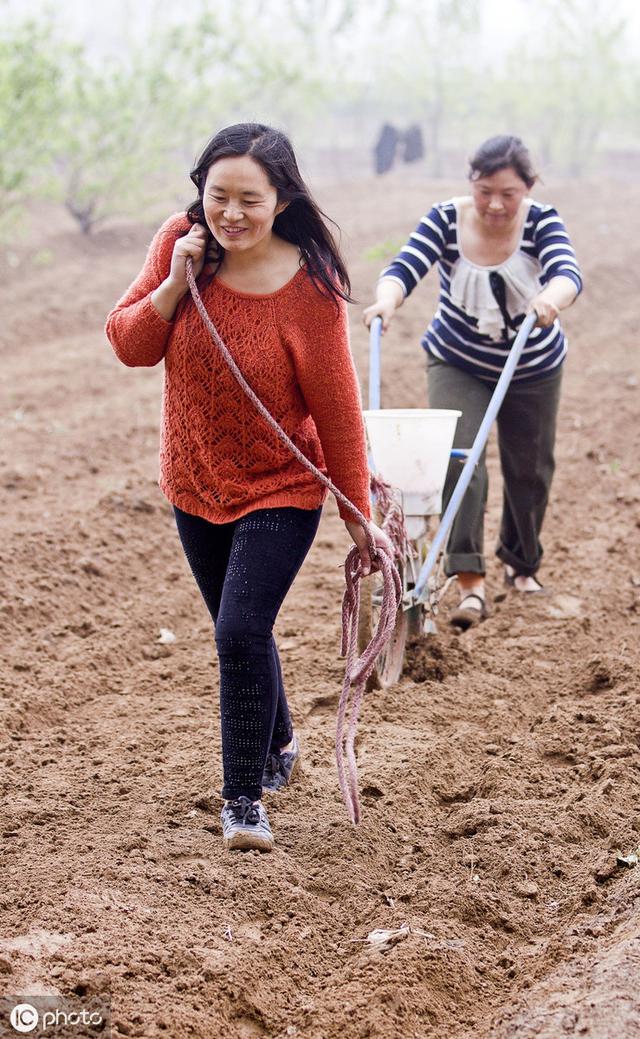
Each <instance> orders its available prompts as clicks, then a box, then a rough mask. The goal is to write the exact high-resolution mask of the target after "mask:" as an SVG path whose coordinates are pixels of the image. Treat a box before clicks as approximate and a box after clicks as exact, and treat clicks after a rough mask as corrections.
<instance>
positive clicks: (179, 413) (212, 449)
mask: <svg viewBox="0 0 640 1039" xmlns="http://www.w3.org/2000/svg"><path fill="white" fill-rule="evenodd" d="M190 226H191V225H190V224H189V221H188V220H187V219H186V217H185V216H184V214H176V215H175V216H172V217H170V218H169V220H167V221H166V222H165V223H164V224H163V226H162V227H161V228H160V230H159V231H158V233H157V234H156V236H155V238H154V239H153V241H152V243H151V246H150V248H149V252H148V254H147V259H146V261H145V264H144V267H143V268H142V270H141V272H140V274H139V275H138V277H137V278H136V280H135V281H134V282H133V284H132V285H131V287H130V288H129V289H128V291H127V292H126V293H125V294H124V296H123V297H122V299H120V300H119V301H118V303H117V304H116V306H115V307H114V309H113V311H112V312H111V313H110V314H109V317H108V319H107V327H106V331H107V336H108V337H109V340H110V341H111V343H112V345H113V348H114V350H115V352H116V354H117V356H118V357H119V358H120V360H121V361H122V362H123V363H124V364H126V365H129V366H133V367H135V366H151V365H155V364H158V362H159V361H161V360H162V359H163V358H164V364H165V375H164V394H163V407H162V428H161V441H160V487H161V489H162V491H163V493H164V494H165V495H166V497H167V498H168V499H169V501H170V502H171V503H172V504H174V505H177V506H178V508H180V509H182V510H183V511H184V512H188V513H191V514H192V515H195V516H202V517H203V518H204V519H207V520H209V521H210V522H212V523H228V522H230V521H232V520H236V519H239V518H240V516H244V515H246V513H248V512H252V511H254V510H255V509H265V508H277V507H282V506H296V507H297V508H301V509H315V508H317V507H318V506H319V505H320V504H321V503H322V502H323V501H324V499H325V497H326V491H325V489H324V488H323V487H322V486H321V485H320V484H319V483H318V481H317V480H316V479H315V477H314V476H313V475H312V474H311V473H310V472H309V471H308V470H307V469H305V468H304V467H303V466H302V464H301V463H300V462H298V461H297V460H296V459H295V458H294V457H293V455H292V454H291V453H290V452H289V451H288V449H287V448H286V447H285V445H284V444H282V443H281V441H280V440H279V439H278V438H277V436H276V435H275V433H274V432H273V431H272V430H271V429H270V428H269V426H268V425H267V424H266V422H265V421H264V419H262V418H261V416H260V415H259V414H258V413H257V412H256V410H255V408H254V406H253V405H252V404H251V402H250V401H249V400H248V399H247V397H246V396H245V394H244V393H243V392H242V390H241V389H240V387H239V386H238V384H237V383H236V381H235V379H234V378H233V376H232V375H231V373H230V372H229V370H228V368H227V367H226V365H225V363H224V360H223V359H222V357H221V356H220V355H219V353H218V350H217V348H216V346H215V344H214V343H213V341H212V339H211V337H210V335H209V332H208V331H207V330H206V328H205V327H204V325H203V323H202V319H201V318H200V315H199V314H198V312H197V310H196V308H195V306H194V304H193V301H192V299H191V296H190V294H189V293H187V295H186V296H185V297H184V298H183V299H182V300H181V302H180V303H179V305H178V308H177V310H176V314H175V316H174V319H173V321H165V320H164V318H162V317H161V316H160V314H159V313H158V311H157V310H156V309H155V307H154V306H153V303H152V302H151V294H152V293H153V292H154V290H155V289H156V288H157V287H158V285H160V283H161V282H162V281H164V279H165V278H166V277H167V275H168V273H169V268H170V264H171V256H172V253H173V246H174V243H175V241H176V239H177V238H178V237H180V236H181V235H182V234H184V233H185V232H186V231H188V230H189V228H190ZM201 295H202V299H203V301H204V304H205V306H206V308H207V311H208V313H209V314H210V316H211V319H212V320H213V323H214V325H215V326H216V328H217V329H218V331H219V333H220V335H221V336H222V339H223V340H224V342H225V343H226V344H227V346H228V347H229V349H230V351H231V353H232V354H233V356H234V358H235V360H236V363H237V364H238V366H239V368H240V370H241V371H242V373H243V374H244V376H245V378H246V379H247V382H248V383H249V385H250V386H251V387H252V388H253V390H254V391H255V393H256V394H257V395H258V397H259V398H260V400H261V401H262V402H263V403H264V404H265V406H266V407H267V408H268V409H269V411H270V412H271V414H272V415H273V417H274V418H275V419H276V421H277V422H278V423H279V424H280V425H281V426H282V428H283V429H284V430H285V432H286V433H288V435H289V436H290V437H291V439H292V440H293V441H294V443H295V444H296V445H297V446H298V447H299V448H300V450H301V451H302V452H303V453H304V454H305V455H306V456H307V458H309V459H310V460H311V461H312V462H313V463H314V464H315V465H316V466H317V467H318V468H319V469H321V470H322V471H323V472H328V474H329V475H330V477H331V479H332V480H333V482H334V483H335V484H336V486H337V487H338V488H339V489H340V490H341V491H342V492H343V494H345V495H346V496H347V497H348V498H349V499H350V500H351V501H352V502H353V503H354V504H355V505H356V506H357V507H358V508H359V509H360V510H361V512H363V513H364V515H365V516H367V517H369V515H370V510H369V476H368V469H367V457H366V448H365V437H364V428H363V421H362V415H361V410H360V393H359V388H358V382H357V377H356V373H355V368H354V365H353V359H352V357H351V352H350V349H349V338H348V325H347V312H346V305H345V304H344V303H342V301H338V304H339V305H338V307H336V305H335V304H334V303H333V302H332V301H331V300H329V299H327V298H325V297H324V296H322V295H321V294H320V293H319V292H318V290H317V289H316V288H315V286H314V285H313V283H312V282H311V280H310V278H309V277H308V275H307V274H306V272H305V270H304V269H301V270H300V271H298V272H297V274H295V275H294V277H293V278H291V280H290V281H289V282H287V284H286V285H284V286H283V287H282V288H280V289H278V291H277V292H271V293H268V294H265V295H255V294H249V293H246V292H239V291H237V290H236V289H232V288H230V287H229V286H227V285H225V284H224V282H223V281H220V280H219V279H218V278H214V279H212V280H211V281H210V282H209V283H208V284H207V285H205V286H203V287H202V288H201ZM339 509H340V515H341V516H342V518H343V519H353V518H354V517H352V516H351V515H350V513H349V511H348V510H345V509H344V508H343V507H342V506H339Z"/></svg>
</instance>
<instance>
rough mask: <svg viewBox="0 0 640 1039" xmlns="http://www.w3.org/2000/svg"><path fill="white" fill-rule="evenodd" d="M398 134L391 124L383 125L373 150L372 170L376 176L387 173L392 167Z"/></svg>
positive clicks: (398, 138)
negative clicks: (373, 169)
mask: <svg viewBox="0 0 640 1039" xmlns="http://www.w3.org/2000/svg"><path fill="white" fill-rule="evenodd" d="M399 140H400V134H399V133H398V131H397V130H396V128H395V126H392V125H391V123H385V124H384V126H383V127H382V129H381V131H380V135H379V137H378V140H377V141H376V144H375V147H374V149H373V159H374V168H375V171H376V173H377V174H381V173H388V171H389V170H390V169H391V167H392V166H393V163H394V160H395V157H396V151H397V148H398V141H399Z"/></svg>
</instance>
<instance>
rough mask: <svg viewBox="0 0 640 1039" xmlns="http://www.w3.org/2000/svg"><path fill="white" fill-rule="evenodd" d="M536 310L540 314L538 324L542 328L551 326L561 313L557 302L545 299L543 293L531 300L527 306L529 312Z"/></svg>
mask: <svg viewBox="0 0 640 1039" xmlns="http://www.w3.org/2000/svg"><path fill="white" fill-rule="evenodd" d="M534 310H535V312H536V314H537V315H538V320H537V321H536V325H539V326H540V327H541V328H549V326H550V325H552V324H553V322H554V321H555V319H556V318H557V316H558V314H559V313H560V308H559V307H557V306H556V305H555V303H552V302H551V300H550V299H545V296H544V294H543V293H541V294H540V295H539V296H536V298H535V299H532V300H531V303H530V304H529V306H528V307H527V314H532V313H533V311H534Z"/></svg>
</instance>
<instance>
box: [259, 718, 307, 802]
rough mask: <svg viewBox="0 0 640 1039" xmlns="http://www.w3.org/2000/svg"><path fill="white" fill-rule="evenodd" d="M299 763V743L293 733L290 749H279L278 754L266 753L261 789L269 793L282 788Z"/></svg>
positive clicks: (289, 780)
mask: <svg viewBox="0 0 640 1039" xmlns="http://www.w3.org/2000/svg"><path fill="white" fill-rule="evenodd" d="M299 764H300V745H299V743H298V737H297V736H296V734H295V733H294V734H293V747H292V748H291V750H281V751H280V753H279V754H273V753H271V754H268V755H267V760H266V762H265V765H264V772H263V773H262V790H263V792H264V791H266V792H268V793H270V794H273V793H276V792H277V791H278V790H282V788H283V787H285V786H288V785H289V783H290V782H291V778H292V776H293V773H294V772H295V771H296V769H297V767H298V765H299Z"/></svg>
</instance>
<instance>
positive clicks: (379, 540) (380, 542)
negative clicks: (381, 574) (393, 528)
mask: <svg viewBox="0 0 640 1039" xmlns="http://www.w3.org/2000/svg"><path fill="white" fill-rule="evenodd" d="M344 525H345V527H346V528H347V530H348V531H349V533H350V535H351V537H352V538H353V540H354V542H355V544H356V548H357V549H358V551H359V553H360V564H361V566H362V576H363V577H367V576H368V575H369V574H370V573H375V571H376V570H379V569H380V568H379V567H378V566H377V565H376V561H375V560H372V559H371V553H370V552H369V545H368V544H367V535H366V534H365V530H364V527H363V526H362V524H361V523H356V522H354V521H352V520H345V523H344ZM369 526H370V528H371V533H372V534H373V540H374V542H375V544H376V546H379V547H380V548H384V549H386V551H387V552H388V553H389V555H390V556H391V557H393V545H392V544H391V541H390V539H389V537H388V535H387V534H385V532H384V530H381V529H380V527H377V526H376V525H375V523H370V524H369Z"/></svg>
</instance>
